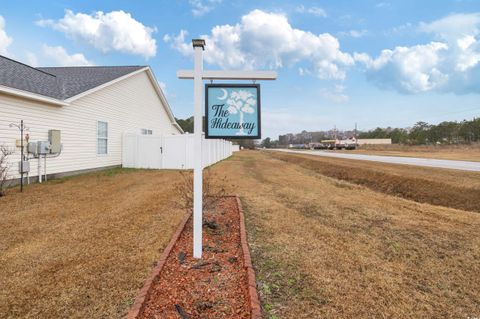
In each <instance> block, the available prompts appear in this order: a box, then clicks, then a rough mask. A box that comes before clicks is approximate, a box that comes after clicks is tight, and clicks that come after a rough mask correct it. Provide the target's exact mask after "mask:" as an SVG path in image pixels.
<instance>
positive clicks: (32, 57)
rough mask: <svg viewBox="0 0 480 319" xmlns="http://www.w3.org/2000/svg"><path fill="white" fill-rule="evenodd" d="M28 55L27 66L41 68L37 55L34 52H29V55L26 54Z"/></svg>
mask: <svg viewBox="0 0 480 319" xmlns="http://www.w3.org/2000/svg"><path fill="white" fill-rule="evenodd" d="M25 55H26V58H27V64H28V65H30V66H35V67H36V66H40V65H39V64H38V58H37V55H36V54H35V53H33V52H30V51H27V53H26V54H25Z"/></svg>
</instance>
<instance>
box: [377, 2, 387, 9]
mask: <svg viewBox="0 0 480 319" xmlns="http://www.w3.org/2000/svg"><path fill="white" fill-rule="evenodd" d="M389 6H390V3H388V2H379V3H377V4H376V5H375V8H386V7H389Z"/></svg>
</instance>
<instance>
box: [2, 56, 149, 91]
mask: <svg viewBox="0 0 480 319" xmlns="http://www.w3.org/2000/svg"><path fill="white" fill-rule="evenodd" d="M143 68H145V66H79V67H40V68H34V67H31V66H28V65H26V64H23V63H20V62H17V61H14V60H12V59H9V58H6V57H4V56H1V55H0V85H3V86H6V87H10V88H14V89H18V90H23V91H27V92H30V93H35V94H40V95H43V96H47V97H50V98H54V99H57V100H65V99H68V98H70V97H73V96H75V95H78V94H80V93H83V92H85V91H88V90H91V89H93V88H95V87H98V86H100V85H103V84H105V83H108V82H111V81H113V80H115V79H117V78H120V77H123V76H125V75H127V74H129V73H132V72H135V71H138V70H141V69H143Z"/></svg>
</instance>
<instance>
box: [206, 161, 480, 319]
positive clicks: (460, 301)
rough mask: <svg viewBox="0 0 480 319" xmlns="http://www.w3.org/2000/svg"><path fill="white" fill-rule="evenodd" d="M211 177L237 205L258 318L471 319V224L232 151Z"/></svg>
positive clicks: (475, 310)
mask: <svg viewBox="0 0 480 319" xmlns="http://www.w3.org/2000/svg"><path fill="white" fill-rule="evenodd" d="M212 169H214V170H218V171H219V172H221V173H222V174H226V175H227V176H228V179H229V181H231V182H232V183H234V184H235V187H234V188H233V189H232V190H228V191H229V192H233V191H236V192H237V193H239V194H241V196H242V202H243V206H244V210H245V215H246V222H247V230H248V236H249V238H248V240H249V244H250V250H251V253H252V257H253V264H254V267H255V272H256V275H257V282H258V289H259V292H260V295H261V299H262V307H263V311H264V315H265V318H272V319H273V318H468V317H478V316H480V302H479V300H480V293H479V290H478V287H479V286H480V276H478V273H480V236H478V229H479V227H480V214H478V213H474V212H468V211H462V210H456V209H451V208H445V207H441V206H433V205H429V204H420V203H418V202H414V201H410V200H405V199H402V198H399V197H394V196H389V195H386V194H384V193H380V192H375V191H372V190H370V189H368V188H366V187H362V186H357V185H355V184H353V183H349V182H346V181H341V180H337V179H333V178H330V177H327V176H324V175H322V174H317V173H315V172H312V170H311V169H307V168H303V167H302V166H300V165H296V164H294V163H290V162H286V161H282V160H278V159H275V158H272V157H271V155H269V153H264V152H255V151H241V152H240V153H236V154H235V155H234V156H233V158H231V159H229V160H227V161H223V162H221V163H219V164H218V165H215V166H214V167H213V168H212ZM239 176H241V178H239Z"/></svg>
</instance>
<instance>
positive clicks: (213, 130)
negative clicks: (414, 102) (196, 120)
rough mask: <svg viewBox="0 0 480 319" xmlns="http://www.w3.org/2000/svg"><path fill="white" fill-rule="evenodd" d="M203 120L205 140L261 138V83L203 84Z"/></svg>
mask: <svg viewBox="0 0 480 319" xmlns="http://www.w3.org/2000/svg"><path fill="white" fill-rule="evenodd" d="M205 121H206V123H205V124H206V125H205V138H228V139H232V138H233V139H259V138H261V131H260V124H261V123H260V122H261V121H260V84H206V85H205Z"/></svg>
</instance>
